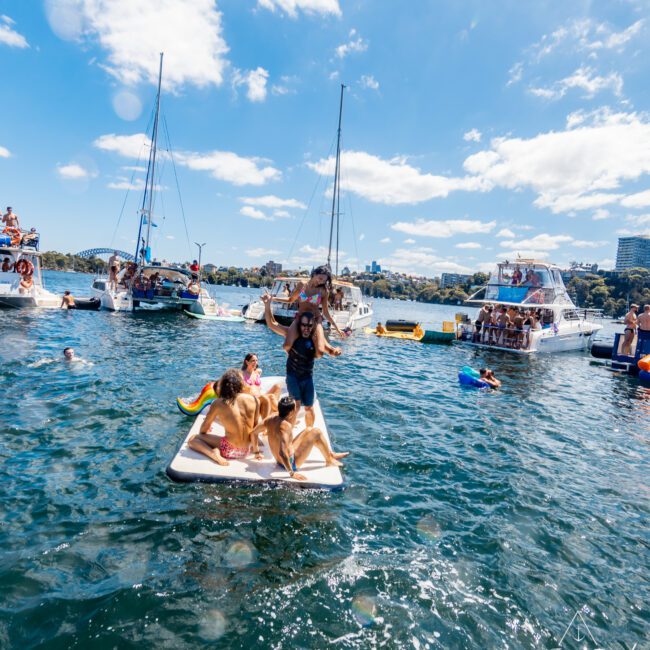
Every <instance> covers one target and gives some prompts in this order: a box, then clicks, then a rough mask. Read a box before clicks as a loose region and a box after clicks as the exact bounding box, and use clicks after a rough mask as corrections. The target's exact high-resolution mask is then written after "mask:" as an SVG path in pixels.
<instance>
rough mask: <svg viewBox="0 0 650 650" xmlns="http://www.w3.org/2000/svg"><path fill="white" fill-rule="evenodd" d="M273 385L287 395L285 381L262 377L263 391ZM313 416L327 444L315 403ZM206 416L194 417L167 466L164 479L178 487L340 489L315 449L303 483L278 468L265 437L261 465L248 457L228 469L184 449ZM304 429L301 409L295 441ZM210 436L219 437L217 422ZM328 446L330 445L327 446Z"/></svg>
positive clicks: (337, 475)
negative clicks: (272, 485) (240, 485)
mask: <svg viewBox="0 0 650 650" xmlns="http://www.w3.org/2000/svg"><path fill="white" fill-rule="evenodd" d="M274 384H280V385H281V386H282V391H283V395H285V394H286V385H285V380H284V377H262V386H261V388H262V391H265V390H268V389H269V388H270V387H271V386H273V385H274ZM314 414H315V416H316V420H315V423H314V426H315V427H318V428H319V429H320V430H321V431H322V432H323V433H324V434H325V437H326V438H327V440H328V442H329V433H328V431H327V425H326V424H325V419H324V418H323V413H322V411H321V408H320V403H319V401H318V399H316V401H315V402H314ZM206 415H207V412H206V413H201V414H200V415H197V417H196V419H195V420H194V423H193V424H192V428H191V429H190V431H189V433H188V434H187V436H186V438H185V440H184V441H183V444H182V445H181V447H180V449H179V450H178V453H177V454H176V455H175V456H174V458H173V459H172V461H171V463H169V465H168V466H167V476H169V478H171V479H172V480H173V481H178V482H181V483H190V482H197V481H198V482H203V483H221V482H242V483H251V484H254V483H286V484H290V485H291V486H297V487H304V488H316V489H322V490H337V489H341V488H342V487H343V476H342V475H341V470H340V468H339V467H331V466H330V467H328V466H326V465H325V459H324V458H323V455H322V454H321V453H320V451H319V450H318V449H317V448H316V447H314V448H313V449H312V450H311V453H310V454H309V456H308V458H307V460H306V461H305V463H304V464H303V466H302V467H301V468H300V469H299V470H298V471H299V472H300V474H304V476H306V477H307V480H306V481H297V480H296V479H293V478H291V477H290V476H289V474H288V473H287V471H286V469H284V467H280V466H279V465H278V464H277V463H276V461H275V458H273V455H272V454H271V451H270V449H269V444H268V441H267V437H266V436H265V435H263V436H260V441H261V442H262V443H263V445H264V446H263V447H260V450H261V452H262V454H263V459H262V460H261V461H257V460H255V457H254V456H253V454H249V455H248V456H247V457H246V458H244V459H241V460H228V462H229V463H230V464H229V465H219V464H218V463H215V462H214V461H213V460H211V459H210V458H208V457H207V456H204V455H203V454H199V453H198V452H196V451H193V450H192V449H190V448H189V447H188V446H187V442H188V440H189V439H190V438H191V437H192V436H195V435H197V434H198V433H199V430H200V428H201V425H202V424H203V420H204V419H205V416H206ZM304 428H305V412H304V409H301V411H300V414H299V416H298V419H297V421H296V426H295V427H294V430H293V434H294V437H295V436H297V435H298V434H299V433H300V432H301V431H302V430H303V429H304ZM210 433H213V434H216V435H218V436H222V435H223V434H224V430H223V427H222V426H221V424H219V423H218V422H215V423H214V424H213V425H212V428H211V430H210ZM330 444H331V443H330Z"/></svg>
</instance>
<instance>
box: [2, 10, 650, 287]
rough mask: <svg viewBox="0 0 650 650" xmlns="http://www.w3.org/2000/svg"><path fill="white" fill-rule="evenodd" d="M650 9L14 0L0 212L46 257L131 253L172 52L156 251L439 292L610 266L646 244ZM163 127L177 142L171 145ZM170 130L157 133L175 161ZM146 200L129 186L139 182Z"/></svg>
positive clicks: (7, 46)
mask: <svg viewBox="0 0 650 650" xmlns="http://www.w3.org/2000/svg"><path fill="white" fill-rule="evenodd" d="M649 9H650V3H649V2H647V1H646V0H643V1H642V0H608V1H595V2H586V1H576V2H570V3H558V2H544V1H541V2H535V3H533V2H516V1H514V0H495V1H494V2H490V3H486V2H479V1H478V0H477V1H475V2H463V1H458V2H451V1H450V2H433V1H426V0H409V2H408V3H398V2H390V1H388V0H386V1H377V0H356V1H354V2H347V1H346V0H217V1H215V0H138V1H137V2H133V1H132V0H46V1H45V2H40V1H37V0H31V1H30V2H25V1H21V0H6V1H5V2H3V3H2V4H1V5H0V73H1V75H2V79H3V91H4V97H3V102H2V106H3V110H2V120H0V202H2V204H3V207H4V206H6V205H12V206H13V207H14V210H15V212H17V213H18V215H19V216H20V218H21V223H22V225H23V226H26V227H31V226H36V227H37V228H38V229H39V230H40V231H41V233H42V248H43V249H45V250H54V249H56V250H60V251H64V252H76V251H79V250H82V249H86V248H92V247H96V246H114V247H116V248H120V249H125V250H129V251H132V250H133V249H134V247H135V243H134V240H135V237H136V234H137V223H138V212H137V210H138V203H139V200H141V199H140V197H141V186H142V184H143V178H144V174H143V171H142V168H143V164H144V162H145V160H146V157H147V155H148V149H147V146H148V140H147V138H146V136H145V135H144V134H145V132H146V129H147V126H148V125H149V123H150V119H151V114H152V108H153V103H154V98H155V83H156V77H157V70H158V53H159V52H160V51H164V53H165V60H164V72H163V85H164V89H163V99H162V110H163V115H164V120H165V125H166V127H167V132H168V134H169V142H170V144H171V150H172V151H173V155H174V162H175V171H176V175H177V177H178V184H179V186H180V196H181V198H182V206H183V208H184V212H185V216H186V220H187V231H188V233H189V244H188V235H187V234H186V230H185V225H184V221H183V217H182V210H181V203H180V201H179V195H178V192H177V189H176V180H175V174H174V165H173V164H172V160H171V158H170V157H169V155H163V156H162V159H161V164H160V166H159V171H160V176H159V178H158V183H159V185H160V192H158V194H157V199H156V206H155V214H156V216H155V221H156V222H157V223H158V228H156V229H155V230H154V233H155V238H154V254H155V255H156V256H157V257H159V258H166V259H169V260H186V259H189V258H191V257H193V256H195V250H196V248H195V247H194V245H193V242H195V241H199V242H207V245H206V247H205V249H204V260H206V261H211V262H214V263H216V264H226V265H230V264H234V265H236V266H254V265H259V264H261V263H263V262H265V261H266V260H268V259H270V258H272V259H274V260H276V261H282V262H283V263H284V264H285V265H288V266H290V267H293V268H295V267H297V266H299V265H300V266H310V265H312V264H314V263H318V262H322V261H323V260H324V257H325V254H326V253H325V249H326V246H327V239H328V232H329V216H328V212H329V209H330V205H329V204H330V198H329V196H328V192H329V191H330V187H331V180H332V178H331V176H332V171H333V153H334V145H335V135H336V121H337V112H338V101H339V89H340V84H341V83H345V84H346V85H347V90H346V92H345V99H344V115H343V135H342V147H343V155H342V188H343V194H342V199H341V204H342V212H343V214H342V217H341V245H340V248H341V264H342V265H343V264H348V265H349V266H350V267H352V268H358V267H362V266H364V265H365V264H367V263H369V262H370V260H373V259H376V260H377V261H379V262H381V263H382V264H383V265H384V266H385V267H388V268H390V269H393V270H398V271H406V272H413V273H418V274H424V275H427V276H434V275H438V274H440V273H441V272H443V271H458V272H470V271H474V270H479V269H480V270H488V269H490V268H491V267H492V265H493V264H494V262H495V261H496V260H497V259H498V258H504V257H508V258H512V257H514V256H516V255H517V254H518V253H520V254H521V255H524V256H525V255H534V256H535V257H539V258H543V259H548V260H551V261H554V262H557V263H559V264H561V265H567V264H569V262H571V261H573V260H577V261H584V262H597V263H599V264H600V265H601V266H603V267H605V268H611V267H613V263H614V258H615V254H616V244H617V238H618V237H619V236H621V235H625V234H636V233H649V232H650V183H649V174H650V114H649V113H650V85H649V84H648V83H647V80H648V78H650V75H649V72H650V70H649V68H650V63H649V62H650V52H649V51H648V50H649V49H650V46H649V43H650V38H649V36H650V21H649V19H648V18H649V16H648V10H649ZM164 135H166V134H164ZM166 139H167V138H166V137H163V138H162V139H161V144H162V146H163V148H166V146H167V142H166ZM129 188H130V189H129Z"/></svg>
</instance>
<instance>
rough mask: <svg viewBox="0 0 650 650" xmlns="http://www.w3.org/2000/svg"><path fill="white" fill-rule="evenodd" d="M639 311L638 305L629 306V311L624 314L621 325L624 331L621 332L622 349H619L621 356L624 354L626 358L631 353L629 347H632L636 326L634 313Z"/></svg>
mask: <svg viewBox="0 0 650 650" xmlns="http://www.w3.org/2000/svg"><path fill="white" fill-rule="evenodd" d="M638 310H639V305H635V304H632V305H630V311H628V312H627V314H625V320H624V321H623V323H624V324H625V329H624V330H623V336H624V338H623V348H622V349H621V352H622V353H623V354H626V355H628V356H631V354H632V351H631V346H632V341H633V340H634V335H635V334H636V326H637V321H636V312H637V311H638Z"/></svg>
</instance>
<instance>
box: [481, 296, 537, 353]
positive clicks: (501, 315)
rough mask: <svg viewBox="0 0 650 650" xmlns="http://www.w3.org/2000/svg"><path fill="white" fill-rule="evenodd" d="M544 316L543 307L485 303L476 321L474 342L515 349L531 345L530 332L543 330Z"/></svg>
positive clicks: (526, 347) (522, 348)
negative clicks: (525, 307) (523, 307)
mask: <svg viewBox="0 0 650 650" xmlns="http://www.w3.org/2000/svg"><path fill="white" fill-rule="evenodd" d="M543 326H544V317H543V313H542V310H541V309H521V308H519V307H515V306H513V305H510V306H508V307H506V306H505V305H497V306H496V307H495V306H494V305H492V304H489V303H488V304H485V305H483V307H481V309H480V310H479V312H478V316H477V317H476V321H475V323H474V342H476V343H484V344H487V345H497V346H500V347H504V348H513V349H515V350H526V349H528V347H529V346H530V342H531V336H530V333H531V332H533V331H535V330H541V329H542V328H543Z"/></svg>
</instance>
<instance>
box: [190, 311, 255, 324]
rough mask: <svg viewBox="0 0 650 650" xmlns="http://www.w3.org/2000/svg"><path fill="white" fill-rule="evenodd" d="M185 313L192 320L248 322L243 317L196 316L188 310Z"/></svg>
mask: <svg viewBox="0 0 650 650" xmlns="http://www.w3.org/2000/svg"><path fill="white" fill-rule="evenodd" d="M185 313H186V314H187V315H188V316H191V317H192V318H199V319H200V320H222V321H226V322H228V323H243V322H244V321H245V320H246V319H245V318H244V317H243V316H213V315H212V314H195V313H193V312H191V311H187V310H185Z"/></svg>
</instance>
